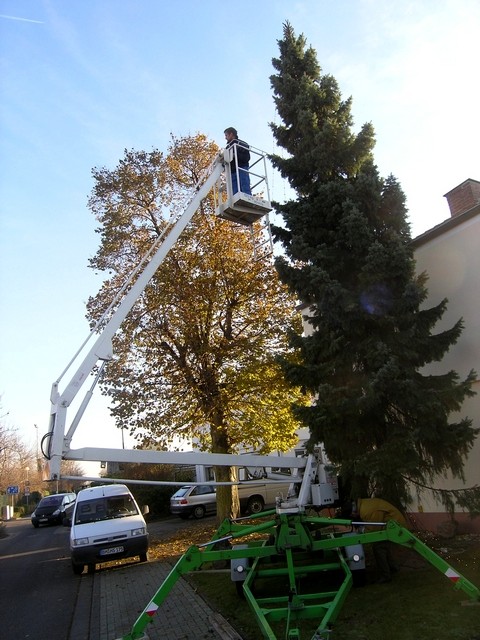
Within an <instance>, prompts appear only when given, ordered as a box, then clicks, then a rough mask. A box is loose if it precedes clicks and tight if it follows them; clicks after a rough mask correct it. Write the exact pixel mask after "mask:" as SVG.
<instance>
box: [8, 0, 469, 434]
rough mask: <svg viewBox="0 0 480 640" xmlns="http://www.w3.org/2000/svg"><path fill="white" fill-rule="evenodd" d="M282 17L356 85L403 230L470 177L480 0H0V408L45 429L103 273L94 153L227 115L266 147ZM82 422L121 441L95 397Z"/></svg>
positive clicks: (23, 426) (213, 130)
mask: <svg viewBox="0 0 480 640" xmlns="http://www.w3.org/2000/svg"><path fill="white" fill-rule="evenodd" d="M285 20H289V21H290V22H291V23H292V25H293V27H294V29H295V31H296V32H297V33H304V35H305V36H306V38H307V41H308V44H310V45H312V46H313V47H314V48H315V49H316V51H317V56H318V61H319V63H320V65H321V67H322V70H323V72H324V73H330V74H332V75H333V76H334V77H335V78H336V80H337V82H338V83H339V86H340V89H341V91H342V94H343V96H344V98H347V97H349V96H352V98H353V109H352V113H353V117H354V121H355V128H359V127H360V126H361V125H362V124H363V123H364V122H367V121H371V122H372V123H373V126H374V128H375V131H376V136H377V146H376V150H375V158H376V161H377V164H378V166H379V169H380V173H381V174H382V175H383V176H387V175H388V174H390V173H393V174H394V175H395V176H396V177H397V179H398V180H399V181H400V183H401V185H402V187H403V189H404V191H405V193H406V196H407V204H408V207H409V210H410V222H411V224H412V233H413V235H418V234H419V233H422V232H423V231H425V230H427V229H429V228H431V227H432V226H434V225H436V224H438V223H439V222H441V221H443V220H444V219H446V218H448V217H449V211H448V207H447V203H446V200H445V198H444V197H443V195H444V194H445V193H446V192H447V191H449V190H450V189H452V188H453V187H455V186H457V185H458V184H460V183H461V182H463V181H464V180H466V179H467V178H473V179H477V180H478V179H480V169H479V165H478V149H479V148H480V129H479V127H478V103H479V91H480V90H479V83H478V31H479V28H480V3H478V0H424V1H422V0H416V1H415V2H410V1H409V0H404V1H402V2H391V1H387V0H304V1H295V0H285V1H284V0H256V1H252V0H243V1H242V2H241V3H231V2H225V1H219V0H203V1H202V2H200V1H193V0H177V1H176V2H173V1H171V0H170V1H167V0H69V1H65V0H22V1H21V2H20V1H19V0H0V91H1V101H0V163H1V164H0V225H1V226H0V304H1V313H0V395H1V409H2V412H1V413H2V415H3V414H4V413H6V412H9V415H8V418H7V420H8V424H9V425H10V426H15V427H18V428H19V429H20V430H21V432H22V433H23V434H25V438H26V439H27V441H29V442H31V443H32V444H35V437H36V430H35V428H34V425H35V424H37V425H38V431H39V434H40V435H43V433H44V432H46V430H47V426H48V414H49V395H50V385H51V383H52V382H53V381H54V380H55V379H56V378H57V377H58V375H59V374H60V373H61V371H62V370H63V368H64V367H65V366H66V364H67V362H68V361H69V359H70V357H71V356H72V355H73V353H74V352H75V351H76V349H77V347H78V346H79V344H80V343H81V342H82V340H83V338H84V337H85V335H86V333H87V323H86V321H85V319H84V316H85V302H86V300H87V298H88V296H90V295H93V294H95V293H96V291H97V290H98V288H99V286H100V281H99V279H98V277H97V276H95V274H93V273H92V272H91V270H89V269H88V266H87V261H88V259H89V257H91V256H93V255H94V254H95V252H96V249H97V247H98V235H97V234H96V233H95V227H96V223H95V220H94V219H93V216H92V214H91V213H90V212H89V211H88V209H87V199H88V196H89V194H90V191H91V189H92V186H93V183H92V179H91V169H92V168H93V167H101V166H106V167H109V168H113V167H114V166H115V165H116V164H117V162H118V160H119V159H120V158H121V157H122V156H123V150H124V149H125V148H127V149H130V148H134V149H145V150H149V149H151V148H152V147H157V148H160V149H165V148H166V145H167V143H168V140H169V136H170V133H173V134H175V135H176V136H183V135H188V134H193V133H196V132H198V131H200V132H202V133H205V134H207V135H208V136H210V137H211V138H212V139H214V140H215V141H216V142H217V143H218V144H219V145H223V143H224V139H223V130H224V129H225V127H227V126H235V127H237V129H238V130H239V133H240V135H241V137H243V138H244V139H246V140H247V141H249V142H250V143H251V144H253V145H254V146H256V147H259V148H261V149H264V150H265V151H267V152H269V151H272V150H274V142H273V139H272V135H271V132H270V129H269V127H268V123H269V122H271V121H275V119H276V116H275V111H274V107H273V100H272V94H271V89H270V82H269V76H270V75H271V74H272V73H273V68H272V65H271V59H272V57H276V56H278V46H277V40H278V39H279V38H281V37H282V24H283V22H284V21H285ZM271 187H272V189H273V196H274V198H275V199H277V200H281V199H283V197H284V196H285V194H286V193H287V192H286V188H285V186H284V185H283V184H282V183H281V181H280V180H279V179H278V177H276V178H274V180H273V184H271ZM85 421H86V424H85V426H83V425H82V427H81V428H79V430H78V433H77V435H76V436H75V439H74V446H82V445H92V444H98V445H99V446H104V445H106V444H112V445H113V446H121V438H120V435H119V433H118V432H116V430H115V429H114V428H113V427H112V426H111V423H110V421H109V419H108V412H107V411H106V409H105V403H104V402H103V401H102V400H101V399H98V400H95V402H94V406H93V407H92V410H91V412H90V413H88V414H87V415H86V417H85ZM93 434H94V435H93Z"/></svg>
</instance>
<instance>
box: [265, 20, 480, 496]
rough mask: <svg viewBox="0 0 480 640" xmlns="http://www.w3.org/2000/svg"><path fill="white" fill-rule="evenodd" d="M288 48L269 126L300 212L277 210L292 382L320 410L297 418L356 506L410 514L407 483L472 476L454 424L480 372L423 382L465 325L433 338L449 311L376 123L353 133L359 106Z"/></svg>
mask: <svg viewBox="0 0 480 640" xmlns="http://www.w3.org/2000/svg"><path fill="white" fill-rule="evenodd" d="M279 48H280V56H279V58H275V59H274V60H273V66H274V68H275V70H276V72H277V73H276V74H275V75H272V76H271V84H272V88H273V92H274V100H275V104H276V108H277V111H278V114H279V116H280V118H281V121H282V123H281V124H273V123H272V124H271V125H270V126H271V128H272V130H273V133H274V136H275V138H276V140H277V143H278V145H279V146H280V147H283V149H285V151H286V152H287V154H286V156H287V157H280V156H279V155H274V156H273V157H272V160H273V163H274V165H275V166H276V167H277V168H278V169H279V171H280V172H281V174H282V175H283V177H285V178H286V179H287V180H288V181H289V183H290V185H291V187H292V188H293V189H294V190H295V192H296V199H293V200H290V201H288V202H286V203H285V204H282V205H279V204H277V205H276V209H277V211H278V212H279V213H281V214H282V216H283V220H284V223H285V224H284V228H280V227H274V234H275V237H276V240H277V241H281V243H282V245H283V248H284V256H283V257H280V258H278V259H277V269H278V271H279V274H280V277H281V279H282V280H283V281H284V282H285V283H286V284H287V285H288V286H289V287H290V289H291V291H292V292H294V293H295V295H296V296H297V297H298V299H299V300H300V301H301V303H302V304H303V305H304V313H305V315H306V316H308V319H309V325H310V327H311V335H308V336H302V335H300V334H295V335H292V337H291V341H292V344H293V345H294V346H295V347H296V348H297V350H298V354H299V359H298V360H297V361H292V360H288V361H284V362H283V366H284V371H285V374H286V376H287V378H288V380H289V381H290V382H291V383H292V384H295V385H300V386H301V387H302V388H303V389H304V390H305V392H306V393H310V394H311V395H312V397H313V398H314V400H313V403H312V405H311V406H298V407H297V408H296V412H297V416H298V417H299V418H300V419H301V420H302V421H303V422H304V423H305V424H306V425H308V427H309V429H310V434H311V437H310V441H311V443H312V444H313V443H317V442H323V443H324V445H325V447H326V452H327V454H328V456H329V458H330V460H331V461H332V462H333V463H335V464H336V465H338V466H339V468H340V472H341V475H342V477H343V478H344V479H345V481H347V482H348V486H349V487H351V493H352V496H353V495H357V496H358V495H362V496H366V495H368V494H370V493H372V492H373V491H375V492H376V493H377V495H381V496H382V497H384V498H386V499H390V500H392V501H393V502H395V503H397V504H402V503H403V504H405V503H406V502H408V499H409V490H408V487H409V483H408V479H411V480H413V481H415V482H417V483H419V485H425V484H428V483H431V481H432V479H433V478H434V476H435V475H437V474H443V473H445V472H451V473H452V474H453V475H454V476H457V477H462V472H463V461H464V457H465V455H466V454H467V453H468V451H469V450H470V448H471V446H472V444H473V442H474V439H475V436H476V433H477V430H476V429H475V428H474V427H473V426H472V422H471V420H470V419H468V418H460V419H457V420H452V419H451V414H452V413H453V412H458V411H459V410H460V408H461V405H462V402H463V400H464V399H465V397H466V396H469V395H472V394H473V392H472V390H471V386H472V383H473V381H474V380H475V373H474V372H473V371H472V372H471V373H470V374H469V375H468V376H467V378H466V379H464V380H461V379H460V377H459V375H458V374H457V373H456V372H455V371H449V372H445V373H444V374H443V375H428V374H426V373H425V371H424V367H425V365H428V363H430V362H434V361H439V360H441V359H442V357H443V356H444V354H445V353H446V352H447V351H448V350H449V348H450V347H451V346H452V345H453V344H455V342H456V341H457V339H458V337H459V335H460V334H461V331H462V320H459V321H458V322H457V323H456V324H455V325H454V326H453V327H452V328H450V329H448V330H446V331H440V332H436V333H434V329H435V325H436V324H437V322H438V321H439V320H440V318H441V317H442V315H443V313H444V311H445V309H446V304H447V301H446V300H443V301H442V302H441V303H440V304H439V305H437V306H436V307H433V308H424V305H423V303H424V302H425V300H426V298H427V289H426V281H427V277H426V275H425V274H423V275H420V276H417V275H416V274H415V261H414V257H413V249H412V247H411V243H410V240H411V236H410V228H409V224H408V222H407V209H406V206H405V196H404V194H403V192H402V190H401V188H400V185H399V183H398V182H397V181H396V179H395V178H394V177H393V176H389V177H388V178H387V179H382V178H381V177H380V176H379V173H378V170H377V167H376V166H375V164H374V159H373V148H374V131H373V127H372V126H371V124H365V125H364V126H363V127H362V128H361V129H360V131H359V133H357V134H355V133H354V132H353V131H352V126H353V120H352V116H351V100H350V99H349V100H342V96H341V94H340V91H339V88H338V85H337V83H336V81H335V79H334V78H333V77H332V76H329V75H324V74H322V72H321V68H320V66H319V64H318V62H317V59H316V52H315V51H314V49H312V48H311V47H307V46H306V40H305V38H304V37H303V36H300V37H297V36H296V35H295V33H294V30H293V29H292V27H291V25H290V24H289V23H286V24H285V25H284V32H283V39H282V40H280V41H279ZM443 496H444V498H445V494H443ZM446 502H447V503H448V502H450V505H449V506H452V502H451V497H450V498H449V499H447V500H446Z"/></svg>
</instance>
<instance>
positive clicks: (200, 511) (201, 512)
mask: <svg viewBox="0 0 480 640" xmlns="http://www.w3.org/2000/svg"><path fill="white" fill-rule="evenodd" d="M193 517H194V518H195V519H196V520H201V519H202V518H204V517H205V507H204V506H203V504H199V505H197V506H196V507H195V508H194V510H193Z"/></svg>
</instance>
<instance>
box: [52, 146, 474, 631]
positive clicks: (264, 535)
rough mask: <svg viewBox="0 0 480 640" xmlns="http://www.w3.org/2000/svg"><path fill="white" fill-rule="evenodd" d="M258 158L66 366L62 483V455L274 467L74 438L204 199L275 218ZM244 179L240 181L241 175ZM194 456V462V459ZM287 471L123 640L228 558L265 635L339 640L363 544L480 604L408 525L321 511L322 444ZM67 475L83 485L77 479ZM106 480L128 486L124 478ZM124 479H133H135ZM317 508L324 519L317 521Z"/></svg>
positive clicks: (215, 176) (55, 419) (217, 185)
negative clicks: (191, 580)
mask: <svg viewBox="0 0 480 640" xmlns="http://www.w3.org/2000/svg"><path fill="white" fill-rule="evenodd" d="M250 152H251V155H253V157H254V161H253V162H252V165H251V166H250V169H249V173H250V182H251V185H252V189H251V191H252V193H251V194H242V193H233V190H232V182H231V171H230V167H231V163H232V161H233V160H234V159H235V156H234V155H232V154H235V153H236V150H235V147H233V151H232V150H231V149H226V150H223V151H221V152H220V153H219V154H218V155H217V157H216V158H215V159H214V161H213V162H212V164H211V166H210V167H209V168H208V170H207V171H206V173H205V175H204V176H203V177H202V179H201V180H200V181H199V183H198V185H197V186H196V189H195V193H194V195H193V197H192V200H191V202H190V204H189V205H188V206H187V208H186V209H185V211H184V212H183V213H182V214H181V215H180V216H179V218H178V219H177V220H176V221H175V222H174V223H172V224H171V225H170V226H169V228H168V229H167V232H166V233H165V235H164V236H163V237H161V238H159V240H158V243H157V244H155V245H154V246H153V247H152V249H151V251H150V252H149V253H148V254H147V255H146V256H145V257H144V259H143V260H142V262H141V263H140V265H139V266H138V267H137V269H135V271H134V272H133V273H132V274H131V276H130V278H129V279H128V280H127V282H126V283H125V285H124V287H123V289H122V290H121V292H120V294H119V297H118V299H117V300H115V301H114V302H113V303H112V305H111V306H110V307H109V309H107V311H106V312H105V314H104V316H103V317H102V318H101V319H100V320H99V322H98V323H97V325H96V326H95V327H94V328H93V330H92V332H91V334H90V336H89V337H88V338H87V340H86V341H85V342H84V343H83V345H81V347H80V349H79V351H78V352H77V353H76V354H75V356H74V358H73V359H72V360H71V361H70V363H69V364H68V365H67V367H66V369H65V370H64V371H63V372H62V374H61V375H60V377H59V378H58V379H57V380H56V381H55V382H54V383H53V385H52V391H51V396H50V401H51V412H50V428H49V431H48V433H47V434H46V435H45V436H44V437H43V438H42V452H43V454H44V457H45V458H46V460H47V461H48V464H47V465H46V478H45V479H48V480H50V481H56V480H58V479H59V478H60V477H61V476H60V474H61V462H62V460H63V459H65V460H76V461H87V460H88V461H99V462H100V461H104V462H136V463H153V464H159V463H167V464H187V465H188V464H191V463H192V462H193V461H195V463H196V464H205V465H218V466H222V465H224V466H229V467H231V466H238V467H243V466H250V467H264V468H265V467H268V466H270V465H271V462H272V458H271V457H268V456H256V455H253V454H252V455H248V454H247V455H241V456H234V455H228V454H207V453H195V454H192V453H182V452H162V451H152V450H148V451H147V450H140V449H135V450H126V449H111V448H99V447H84V448H79V449H72V447H71V441H72V437H73V435H74V433H75V431H76V429H77V427H78V425H79V423H80V421H81V419H82V417H83V414H84V412H85V410H86V408H87V406H88V403H89V401H90V399H91V397H92V394H93V390H94V387H95V386H96V384H97V382H98V380H99V379H100V377H101V374H102V370H103V367H104V366H105V364H106V363H108V362H109V361H110V360H112V358H113V350H112V337H113V336H114V334H115V333H116V331H117V330H118V329H119V327H120V325H121V324H122V322H123V321H124V319H125V318H126V316H127V314H128V313H129V312H130V310H131V309H132V307H133V305H134V304H135V302H136V300H137V299H138V298H139V296H140V295H141V293H142V292H143V290H144V289H145V287H146V286H147V285H148V283H149V282H150V280H151V279H152V277H153V276H154V274H155V272H156V270H157V269H158V267H159V266H160V264H161V263H162V262H163V260H164V259H165V257H166V255H167V254H168V252H169V251H170V249H171V248H172V247H173V246H174V244H175V242H176V241H177V239H178V238H179V236H180V235H181V233H182V232H183V230H184V229H185V228H186V226H187V225H188V223H189V222H190V220H191V219H192V217H193V215H194V214H195V212H196V211H197V210H198V208H199V207H200V204H201V202H202V200H203V199H204V198H206V197H207V195H208V194H209V193H210V192H211V191H212V190H213V193H214V197H215V203H216V215H218V216H220V217H222V218H225V219H226V220H230V221H232V222H234V223H237V224H241V225H244V226H251V225H253V224H255V223H257V222H259V221H260V220H262V219H263V218H264V217H266V216H268V213H269V211H270V210H271V208H272V207H271V204H270V196H269V192H268V181H267V176H266V170H265V154H264V153H262V152H260V151H258V150H256V149H252V148H250ZM237 166H238V163H237ZM237 183H238V184H240V181H239V180H238V176H237ZM94 337H96V339H95V340H94V343H93V346H91V347H90V349H89V350H87V344H88V342H89V341H90V339H92V338H94ZM85 351H86V355H84V357H83V359H82V361H81V363H80V365H79V366H78V368H77V369H76V371H75V373H74V374H73V376H72V378H71V379H70V382H68V383H67V384H66V386H65V388H64V390H63V391H60V382H61V381H62V379H63V377H64V376H65V375H66V373H67V371H69V370H70V368H71V367H72V366H73V364H74V363H75V362H76V361H77V359H79V358H80V356H81V355H82V354H83V353H84V352H85ZM91 375H93V383H92V384H91V386H90V388H89V389H88V390H87V392H86V394H85V397H84V399H83V400H82V401H81V402H80V405H79V407H78V409H77V411H76V413H75V416H74V418H73V420H72V422H71V424H70V425H69V426H68V425H67V412H68V409H69V408H70V406H71V405H72V402H73V401H74V400H75V399H76V398H77V395H78V394H79V392H80V390H81V389H82V387H83V386H84V385H85V384H86V382H87V380H88V379H89V377H90V376H91ZM192 456H195V460H194V459H193V457H192ZM282 466H285V467H289V468H290V469H292V470H293V471H292V477H291V485H290V489H289V492H288V495H287V496H281V495H279V496H278V499H277V505H276V508H275V509H274V510H270V511H264V512H263V513H260V514H258V515H257V516H256V517H255V518H254V519H251V518H249V519H248V520H246V519H237V520H225V521H224V522H223V523H222V524H221V526H220V528H219V529H218V531H217V533H216V534H215V536H214V538H213V539H212V540H210V541H207V542H205V543H204V544H203V545H197V546H192V547H190V549H188V550H187V552H186V553H185V554H184V555H183V556H182V557H181V558H180V560H179V561H178V562H177V564H176V565H175V567H174V568H173V569H172V571H171V572H170V574H169V575H168V576H167V578H166V579H165V580H164V582H163V583H162V585H161V586H160V588H159V589H158V591H157V592H156V593H155V595H154V596H153V598H152V599H151V600H150V602H149V603H148V604H147V606H146V607H145V609H144V611H143V612H142V613H141V614H140V616H139V617H138V619H137V621H136V622H135V623H134V625H133V627H132V629H131V631H130V632H129V633H127V635H125V636H123V638H122V640H140V639H145V638H147V635H146V627H147V626H148V624H149V623H151V622H152V619H153V616H154V614H155V613H156V612H157V611H158V608H159V606H160V605H161V603H162V602H163V601H164V600H165V599H166V598H167V596H168V593H169V592H170V590H171V589H172V587H173V585H174V584H175V582H176V581H177V580H178V579H179V578H180V577H181V576H182V575H184V574H186V573H188V572H190V571H195V570H199V569H201V568H202V567H204V566H205V565H208V564H209V563H212V562H216V561H219V560H223V561H230V562H231V576H232V580H233V582H234V583H235V585H236V588H237V590H238V591H239V592H240V593H241V594H242V595H243V596H244V597H245V598H246V600H247V601H248V604H249V606H250V609H251V611H252V614H253V615H254V616H255V618H256V619H257V622H258V625H259V628H260V630H261V633H262V635H263V637H264V638H267V640H275V639H276V638H277V637H278V636H277V635H276V634H277V630H276V629H277V627H278V626H279V625H280V628H281V634H282V636H281V637H282V638H285V639H286V640H300V638H301V633H302V630H301V625H302V623H303V622H304V621H305V620H308V621H313V625H314V632H313V636H311V639H312V640H330V638H331V627H332V624H333V622H334V621H335V619H336V618H337V616H338V614H339V611H340V609H341V606H342V603H343V602H344V600H345V598H346V597H347V594H348V592H349V590H350V589H351V587H352V584H353V582H354V576H358V575H359V573H360V572H362V571H364V568H365V561H364V555H363V545H365V544H369V543H374V542H378V541H381V540H390V541H392V542H395V543H397V544H400V545H403V546H406V547H408V548H410V549H413V550H414V551H416V552H418V553H419V554H420V555H421V556H422V557H424V558H425V559H426V560H427V561H428V562H430V563H431V564H432V565H433V566H435V567H436V568H437V569H438V570H439V571H440V572H441V573H443V574H444V575H445V576H446V577H447V578H448V579H450V580H451V582H452V583H453V584H454V587H455V588H456V589H461V590H463V591H464V592H465V593H466V594H467V595H468V596H469V598H471V599H472V600H473V601H474V602H477V603H478V601H479V600H480V591H479V589H478V588H477V587H476V586H475V585H473V584H472V583H471V582H469V581H468V580H467V579H466V578H464V577H463V576H462V575H460V574H459V573H458V572H457V571H456V570H455V569H454V568H453V567H451V566H450V565H448V564H447V563H446V562H445V561H444V560H443V559H442V558H441V557H439V556H438V555H437V554H435V553H434V552H433V551H432V550H430V549H429V548H428V547H426V546H425V545H424V544H423V543H422V542H421V541H420V540H418V539H417V538H416V537H415V536H413V535H412V534H411V533H410V532H409V531H408V530H407V529H405V528H402V527H400V526H398V525H397V524H395V523H392V522H390V523H388V525H387V526H385V524H384V523H377V525H378V530H376V531H374V532H372V533H363V527H364V525H365V524H366V523H362V522H352V521H350V520H342V519H332V518H324V517H321V516H319V515H317V514H318V513H319V512H320V510H321V509H323V508H325V507H331V506H332V505H333V504H334V502H335V500H336V499H338V493H336V487H334V486H333V485H332V483H331V482H329V481H328V478H327V476H326V472H325V461H324V459H323V458H322V453H321V448H318V449H317V450H316V451H315V452H313V453H310V454H308V455H307V454H306V453H304V454H302V455H299V456H295V457H291V458H290V457H288V458H287V457H282ZM64 477H68V478H70V479H80V478H78V477H73V476H64ZM81 479H83V480H85V479H86V478H85V477H82V478H81ZM92 479H95V480H98V478H92ZM101 480H102V481H103V482H109V481H111V482H121V480H120V479H119V478H116V479H113V478H101ZM125 481H126V482H132V481H130V480H128V479H126V480H125ZM272 481H274V480H273V479H272ZM282 481H283V483H284V482H285V477H282ZM254 482H255V481H253V482H252V481H251V480H250V481H249V485H250V486H252V484H253V483H254ZM259 482H261V483H262V484H263V483H264V482H265V481H264V480H263V479H262V480H261V481H259ZM149 484H159V485H160V484H172V485H174V484H180V483H178V482H177V483H175V482H171V483H169V482H150V483H149ZM217 484H218V483H217ZM221 484H231V483H221ZM239 484H241V483H239ZM312 510H313V512H314V513H315V514H316V515H313V516H312V515H311V512H312ZM368 526H369V527H371V526H372V523H368ZM252 538H253V539H252ZM309 576H310V577H313V578H314V584H315V587H314V589H313V590H305V589H304V582H305V578H306V577H309ZM259 583H269V585H270V587H271V591H270V592H269V588H270V587H269V588H267V591H266V593H264V594H263V595H260V597H258V596H257V589H256V588H254V587H256V585H257V584H259ZM272 583H273V585H272ZM279 585H280V591H279V589H278V587H279ZM274 627H275V630H274ZM304 637H305V636H304Z"/></svg>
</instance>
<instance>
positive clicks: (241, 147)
mask: <svg viewBox="0 0 480 640" xmlns="http://www.w3.org/2000/svg"><path fill="white" fill-rule="evenodd" d="M234 144H236V145H237V160H238V166H239V167H241V168H242V169H248V163H249V162H250V151H249V150H248V149H249V147H248V144H247V143H246V142H244V141H243V140H239V139H238V138H235V140H231V141H230V142H229V143H228V144H227V149H229V148H230V147H233V145H234ZM230 169H231V171H232V173H234V172H235V171H236V169H237V165H236V162H235V156H234V157H233V160H232V162H231V163H230Z"/></svg>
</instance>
